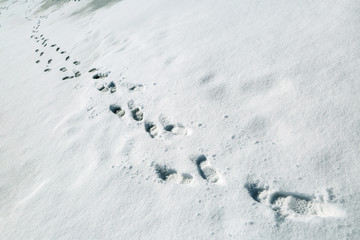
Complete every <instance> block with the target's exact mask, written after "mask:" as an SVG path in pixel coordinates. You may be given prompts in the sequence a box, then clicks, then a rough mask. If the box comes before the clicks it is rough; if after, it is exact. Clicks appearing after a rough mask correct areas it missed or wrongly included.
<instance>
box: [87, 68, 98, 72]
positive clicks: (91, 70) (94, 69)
mask: <svg viewBox="0 0 360 240" xmlns="http://www.w3.org/2000/svg"><path fill="white" fill-rule="evenodd" d="M95 71H97V69H96V68H92V69H90V70H89V73H91V72H95Z"/></svg>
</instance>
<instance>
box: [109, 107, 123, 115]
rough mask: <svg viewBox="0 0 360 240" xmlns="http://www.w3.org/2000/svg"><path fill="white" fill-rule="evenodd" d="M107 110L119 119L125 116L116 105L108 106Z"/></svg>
mask: <svg viewBox="0 0 360 240" xmlns="http://www.w3.org/2000/svg"><path fill="white" fill-rule="evenodd" d="M109 109H110V111H111V112H112V113H114V114H115V115H117V116H119V117H123V116H124V115H125V111H124V110H122V109H121V107H120V106H118V105H116V104H112V105H110V107H109Z"/></svg>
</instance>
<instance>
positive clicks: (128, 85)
mask: <svg viewBox="0 0 360 240" xmlns="http://www.w3.org/2000/svg"><path fill="white" fill-rule="evenodd" d="M121 86H123V87H126V88H127V89H128V90H129V91H130V92H133V91H142V90H144V88H145V86H144V85H142V84H133V83H122V84H121Z"/></svg>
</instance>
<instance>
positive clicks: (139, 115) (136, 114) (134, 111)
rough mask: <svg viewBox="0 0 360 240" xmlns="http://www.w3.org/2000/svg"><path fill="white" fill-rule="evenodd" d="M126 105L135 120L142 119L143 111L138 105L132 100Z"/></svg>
mask: <svg viewBox="0 0 360 240" xmlns="http://www.w3.org/2000/svg"><path fill="white" fill-rule="evenodd" d="M128 107H129V109H130V111H131V115H132V117H133V118H134V120H136V121H142V120H143V119H144V114H143V112H141V111H140V109H139V108H138V107H136V106H135V103H134V100H130V101H129V102H128Z"/></svg>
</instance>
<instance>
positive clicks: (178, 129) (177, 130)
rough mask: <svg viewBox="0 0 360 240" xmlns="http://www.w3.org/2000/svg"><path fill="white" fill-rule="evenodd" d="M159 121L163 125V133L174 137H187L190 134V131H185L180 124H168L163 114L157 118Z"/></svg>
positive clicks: (168, 121)
mask: <svg viewBox="0 0 360 240" xmlns="http://www.w3.org/2000/svg"><path fill="white" fill-rule="evenodd" d="M159 121H160V123H161V124H162V125H163V127H164V130H165V131H167V132H171V133H172V134H174V135H189V134H190V133H191V131H190V129H187V128H186V127H185V126H184V125H182V124H180V123H177V124H173V123H170V120H169V119H168V118H167V117H166V116H165V115H163V114H161V115H160V116H159Z"/></svg>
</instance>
